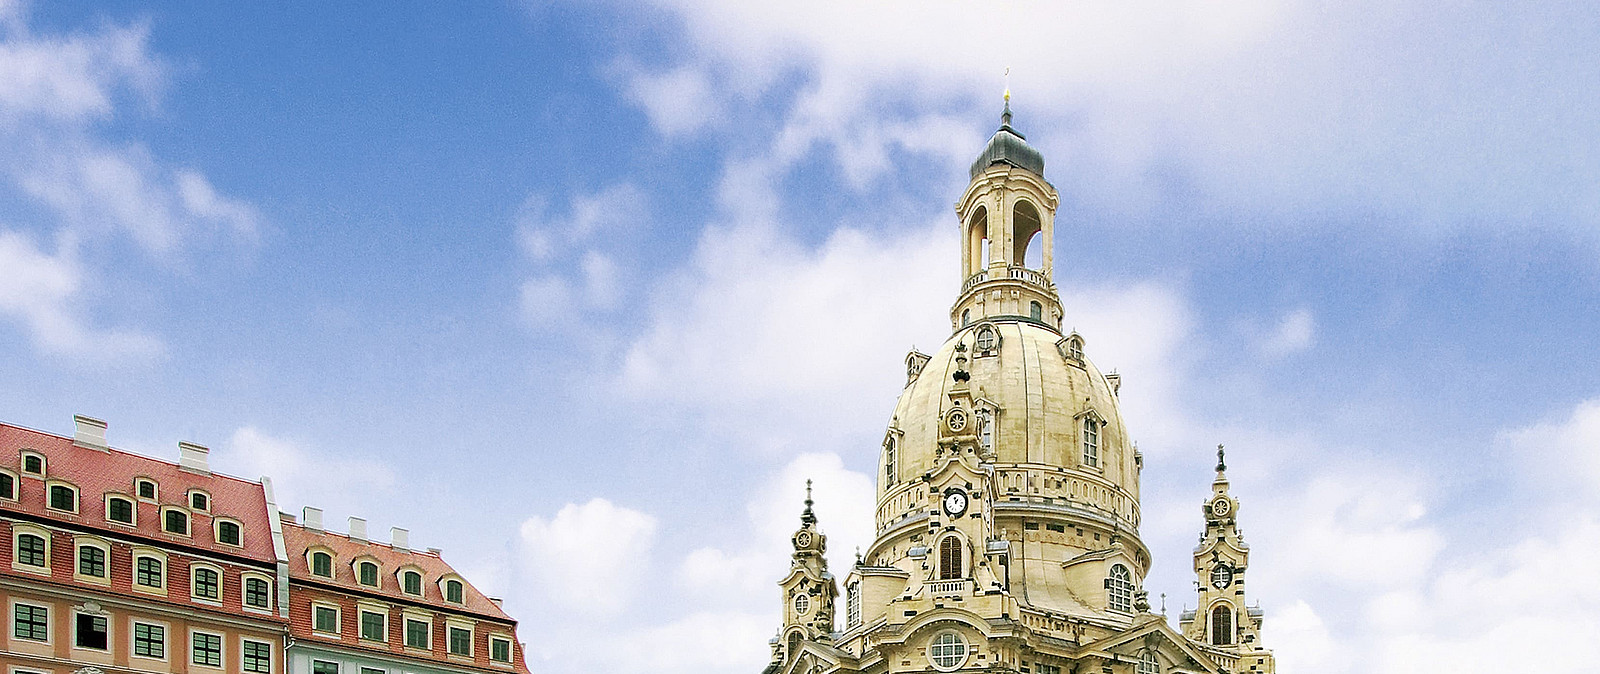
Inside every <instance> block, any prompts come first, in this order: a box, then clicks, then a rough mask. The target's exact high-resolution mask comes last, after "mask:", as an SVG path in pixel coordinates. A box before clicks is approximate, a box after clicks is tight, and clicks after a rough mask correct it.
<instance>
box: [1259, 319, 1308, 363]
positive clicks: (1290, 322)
mask: <svg viewBox="0 0 1600 674" xmlns="http://www.w3.org/2000/svg"><path fill="white" fill-rule="evenodd" d="M1316 332H1317V320H1316V318H1315V317H1314V316H1312V314H1311V310H1310V309H1296V310H1294V311H1291V312H1289V313H1287V314H1284V316H1283V319H1282V320H1280V321H1278V327H1277V328H1275V329H1273V331H1272V334H1270V335H1268V336H1267V338H1266V339H1265V340H1264V341H1263V342H1262V344H1261V352H1262V353H1263V354H1264V355H1266V356H1267V357H1269V358H1277V357H1281V356H1286V355H1289V354H1291V353H1295V352H1298V351H1304V350H1306V349H1308V348H1311V345H1312V344H1314V343H1315V342H1316V336H1317V335H1316Z"/></svg>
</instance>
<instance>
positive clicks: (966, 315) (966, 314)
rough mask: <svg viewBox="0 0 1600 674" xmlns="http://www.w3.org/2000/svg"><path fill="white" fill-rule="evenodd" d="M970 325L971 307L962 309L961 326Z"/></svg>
mask: <svg viewBox="0 0 1600 674" xmlns="http://www.w3.org/2000/svg"><path fill="white" fill-rule="evenodd" d="M969 325H972V310H971V309H962V310H961V327H963V328H964V327H967V326H969Z"/></svg>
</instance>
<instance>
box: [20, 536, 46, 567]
mask: <svg viewBox="0 0 1600 674" xmlns="http://www.w3.org/2000/svg"><path fill="white" fill-rule="evenodd" d="M17 563H18V564H26V565H28V566H38V567H43V566H44V538H43V537H40V536H35V535H33V534H23V535H21V536H18V537H17Z"/></svg>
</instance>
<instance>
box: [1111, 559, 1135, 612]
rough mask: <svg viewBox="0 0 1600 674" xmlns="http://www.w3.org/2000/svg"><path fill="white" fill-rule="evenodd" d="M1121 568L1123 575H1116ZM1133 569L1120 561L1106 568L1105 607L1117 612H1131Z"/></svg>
mask: <svg viewBox="0 0 1600 674" xmlns="http://www.w3.org/2000/svg"><path fill="white" fill-rule="evenodd" d="M1118 569H1121V570H1122V574H1123V576H1124V577H1122V578H1119V577H1117V570H1118ZM1134 585H1135V583H1134V582H1133V571H1131V570H1129V569H1128V566H1127V565H1126V564H1122V563H1120V562H1118V563H1115V564H1112V565H1111V568H1109V569H1106V608H1107V609H1108V610H1111V611H1116V612H1118V613H1133V592H1134Z"/></svg>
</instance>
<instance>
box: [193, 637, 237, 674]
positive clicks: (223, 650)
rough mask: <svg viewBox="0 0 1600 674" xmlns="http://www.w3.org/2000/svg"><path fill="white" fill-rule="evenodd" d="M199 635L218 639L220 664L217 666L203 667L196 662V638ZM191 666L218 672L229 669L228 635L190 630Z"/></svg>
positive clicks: (218, 659)
mask: <svg viewBox="0 0 1600 674" xmlns="http://www.w3.org/2000/svg"><path fill="white" fill-rule="evenodd" d="M197 634H204V635H206V636H211V637H216V638H217V663H218V664H216V665H202V664H200V663H198V662H195V661H194V654H195V649H194V637H195V635H197ZM189 666H191V667H202V668H205V669H218V670H221V669H227V668H228V635H226V634H223V633H221V632H212V631H211V630H197V629H191V630H189Z"/></svg>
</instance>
